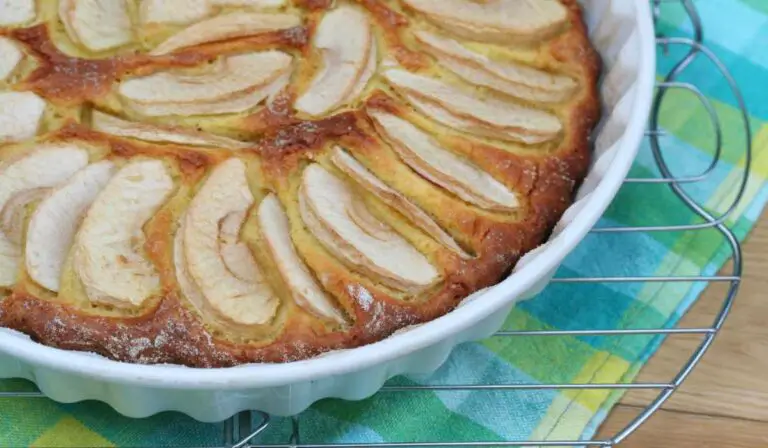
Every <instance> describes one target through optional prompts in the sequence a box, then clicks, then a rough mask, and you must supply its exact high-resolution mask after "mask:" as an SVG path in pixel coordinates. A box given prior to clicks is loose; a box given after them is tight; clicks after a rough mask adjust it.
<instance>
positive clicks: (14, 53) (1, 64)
mask: <svg viewBox="0 0 768 448" xmlns="http://www.w3.org/2000/svg"><path fill="white" fill-rule="evenodd" d="M23 58H24V53H22V52H21V50H20V49H19V47H18V46H17V45H16V44H15V43H14V42H13V41H12V40H11V39H8V38H7V37H0V82H1V81H5V80H6V79H8V78H9V77H10V76H11V74H12V73H13V72H14V70H16V67H18V65H19V63H20V62H21V60H22V59H23Z"/></svg>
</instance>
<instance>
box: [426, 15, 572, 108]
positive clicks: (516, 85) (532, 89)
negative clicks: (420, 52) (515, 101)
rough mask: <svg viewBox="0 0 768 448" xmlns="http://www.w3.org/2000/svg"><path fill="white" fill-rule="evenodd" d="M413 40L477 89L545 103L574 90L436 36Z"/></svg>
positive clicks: (559, 79) (556, 78) (564, 80)
mask: <svg viewBox="0 0 768 448" xmlns="http://www.w3.org/2000/svg"><path fill="white" fill-rule="evenodd" d="M414 36H415V37H416V39H417V40H418V41H419V42H420V43H421V44H422V46H423V48H424V49H425V50H427V51H428V52H429V53H430V54H432V55H433V56H434V57H435V58H436V59H437V61H438V62H439V63H440V65H442V66H443V67H445V68H447V69H448V70H450V71H452V72H453V73H455V74H456V75H458V76H459V77H461V78H463V79H464V80H465V81H467V82H469V83H472V84H475V85H477V86H481V87H489V88H491V89H494V90H498V91H499V92H502V93H506V94H507V95H511V96H514V97H517V98H522V99H525V100H530V101H539V102H547V103H549V102H559V101H564V100H566V99H568V98H569V97H570V96H571V95H573V93H574V92H575V90H576V87H577V84H576V81H574V80H573V79H571V78H569V77H568V76H563V75H556V74H552V73H548V72H545V71H543V70H539V69H536V68H532V67H529V66H526V65H523V64H520V63H516V62H512V61H495V60H492V59H491V58H489V57H488V56H485V55H483V54H480V53H476V52H474V51H472V50H469V49H468V48H466V47H465V46H463V45H462V44H461V43H459V42H457V41H455V40H453V39H450V38H448V37H444V36H441V35H439V34H435V33H430V32H428V31H424V30H419V31H416V32H414Z"/></svg>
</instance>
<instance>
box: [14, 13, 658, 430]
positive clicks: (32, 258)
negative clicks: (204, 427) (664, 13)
mask: <svg viewBox="0 0 768 448" xmlns="http://www.w3.org/2000/svg"><path fill="white" fill-rule="evenodd" d="M94 3H99V8H98V11H94V10H92V8H93V4H94ZM179 3H184V2H176V1H168V0H165V1H154V0H143V1H137V2H123V1H121V0H114V1H112V0H101V1H99V2H91V1H88V2H86V1H78V0H61V1H58V2H57V1H40V2H35V1H33V0H10V1H6V2H1V1H0V288H2V289H3V291H5V293H4V295H3V299H1V300H2V302H0V323H3V325H5V326H6V327H10V328H14V330H12V329H9V328H0V378H27V379H29V380H32V381H34V382H35V383H36V384H37V385H38V386H39V387H40V389H41V391H42V392H43V393H45V394H46V395H48V396H50V397H51V398H53V399H54V400H57V401H62V402H75V401H82V400H87V399H94V400H99V401H103V402H106V403H108V404H109V405H111V406H112V407H114V408H115V409H116V410H117V411H118V412H120V413H122V414H125V415H127V416H131V417H144V416H148V415H151V414H154V413H157V412H162V411H169V410H174V411H180V412H183V413H186V414H188V415H190V416H192V417H194V418H196V419H199V420H203V421H220V420H223V419H225V418H227V417H229V416H231V415H233V414H235V413H236V412H239V411H242V410H249V409H250V410H261V411H265V412H269V413H272V414H276V415H292V414H296V413H299V412H301V411H302V410H304V409H306V408H307V407H308V406H309V405H311V404H312V403H313V402H315V401H317V400H320V399H323V398H329V397H335V398H343V399H362V398H365V397H367V396H370V395H371V394H373V393H375V392H376V391H377V390H378V389H379V388H380V387H381V386H382V385H383V383H384V382H385V381H386V380H387V379H389V378H391V377H392V376H395V375H399V374H413V373H428V372H431V371H434V370H435V369H436V368H437V367H439V366H440V365H441V364H442V363H443V362H444V361H445V359H447V357H448V355H449V354H450V352H451V350H452V349H453V347H455V346H456V345H457V344H459V343H462V342H466V341H470V340H476V339H480V338H483V337H487V336H489V335H491V334H492V333H493V332H495V331H496V330H497V329H498V328H499V327H500V326H501V324H502V323H503V321H504V319H505V317H506V315H507V314H508V312H509V310H510V309H511V308H512V307H513V306H514V305H515V303H516V302H517V301H519V300H523V299H527V298H530V297H532V296H534V295H535V294H536V293H537V292H539V291H540V290H541V289H542V288H543V287H544V286H545V285H546V284H547V283H548V281H549V280H550V279H551V277H552V275H553V274H554V272H555V270H556V269H557V267H558V266H559V264H560V263H561V262H562V260H563V259H564V258H565V257H566V255H567V254H568V253H569V252H570V251H571V250H572V249H573V248H574V247H575V246H576V245H577V244H578V243H579V242H580V241H581V239H582V238H583V237H584V236H585V235H586V234H587V232H588V231H589V230H590V229H591V228H592V226H593V225H594V224H595V223H596V222H597V220H598V219H599V217H600V216H601V215H602V213H603V212H604V210H605V209H606V207H607V206H608V204H609V203H610V202H611V201H612V199H613V197H614V196H615V194H616V192H617V191H618V189H619V187H620V186H621V184H622V182H623V180H624V177H625V176H626V174H627V172H628V170H629V168H630V166H631V164H632V162H633V160H634V157H635V155H636V152H637V149H638V147H639V145H640V141H641V139H642V136H643V132H644V130H645V124H646V119H647V117H648V111H649V109H650V103H651V97H652V92H653V84H654V75H655V45H654V32H653V26H652V21H651V14H650V11H649V5H648V3H647V2H644V1H638V2H635V1H625V0H583V1H580V6H581V8H582V10H583V18H584V22H585V24H586V27H587V28H588V29H589V41H590V42H591V45H592V47H594V48H595V49H596V50H597V52H598V53H599V55H600V56H601V58H602V77H601V80H600V83H599V94H600V95H599V96H600V99H601V103H602V120H601V122H600V123H599V124H598V126H597V127H596V128H595V130H594V132H593V133H592V138H591V142H587V141H586V138H585V139H584V140H585V141H583V142H568V136H569V135H572V134H574V131H573V130H574V129H576V130H577V132H575V134H577V135H582V136H584V137H586V135H587V134H588V131H589V128H591V127H592V121H593V120H594V119H595V118H596V117H597V115H596V113H595V108H594V107H592V108H590V107H586V108H585V109H578V108H577V109H574V108H573V107H571V106H569V105H570V104H572V103H573V102H574V101H575V100H573V98H575V97H579V96H580V95H581V96H582V97H583V96H584V92H585V90H584V89H591V87H590V86H588V85H586V86H585V85H581V84H580V83H583V82H584V80H589V76H586V77H582V78H580V77H579V76H578V75H577V73H582V74H583V73H588V72H589V67H590V64H589V63H585V62H584V60H581V63H582V64H583V65H581V66H579V65H578V63H577V64H576V65H569V62H568V61H571V62H573V61H574V60H576V61H578V57H577V58H575V59H574V57H573V54H572V53H569V51H567V50H568V48H571V49H573V48H572V45H573V44H572V42H571V43H569V42H568V41H567V40H564V39H563V38H562V36H564V35H568V33H573V32H574V31H573V29H574V28H580V27H581V24H580V23H575V22H569V20H572V19H573V18H574V17H579V14H578V8H576V6H575V5H574V4H573V2H571V1H570V0H562V2H561V1H560V0H491V1H483V2H479V1H473V0H451V1H450V2H446V1H444V0H442V1H440V2H436V1H432V0H386V1H384V0H365V1H363V0H360V1H356V2H352V1H348V2H344V1H336V2H325V1H319V0H301V1H299V0H295V1H293V2H289V1H286V2H281V1H278V0H275V1H268V2H260V1H258V0H257V1H249V2H243V1H242V0H238V1H232V2H228V1H226V0H215V1H214V0H211V1H208V2H194V3H195V5H196V7H195V8H184V7H182V8H179V7H178V4H179ZM8 5H10V6H8ZM126 5H128V6H126ZM564 5H567V6H568V7H565V6H564ZM3 8H5V9H3ZM180 11H184V13H183V14H180V13H179V12H180ZM339 29H343V30H344V34H343V35H342V36H340V35H339V33H338V30H339ZM583 34H584V33H583V32H582V35H581V38H580V39H581V42H582V45H583V42H585V40H584V36H583ZM573 36H576V37H574V39H576V40H578V39H577V37H578V36H577V35H573ZM558 39H561V40H558ZM552 42H558V43H559V44H558V45H555V44H552ZM52 44H53V45H52ZM553 45H554V46H553ZM569 45H570V46H571V47H569ZM542 48H543V49H545V50H546V51H545V52H546V53H547V54H546V55H543V53H542V50H541V49H542ZM553 48H555V50H552V49H553ZM577 48H578V47H577ZM581 48H586V47H581ZM558 49H561V50H562V52H558ZM589 51H591V50H589ZM587 53H588V52H587ZM569 54H570V59H569ZM584 54H586V53H584ZM552 55H555V57H554V59H552ZM558 56H561V57H562V59H560V58H559V57H558ZM584 57H587V58H589V57H588V56H584ZM558 61H559V62H560V63H562V64H561V65H558ZM51 66H56V67H57V69H56V70H50V67H51ZM591 66H592V67H595V66H594V64H592V65H591ZM46 67H48V68H49V69H48V70H46ZM585 67H586V68H585ZM569 69H570V70H574V71H572V72H568V70H569ZM579 70H582V71H579ZM583 70H586V71H583ZM594 74H595V73H593V75H594ZM592 97H593V98H596V97H597V95H592ZM588 100H589V98H587V99H586V100H585V101H586V102H585V103H584V104H589V101H588ZM9 110H12V111H13V112H12V113H9V112H8V111H9ZM580 114H581V115H580ZM580 120H583V121H584V123H580ZM563 142H565V143H563ZM570 143H573V144H570ZM587 144H593V146H594V148H593V151H592V154H591V160H592V163H591V165H590V166H589V167H588V169H587V166H586V163H584V167H583V169H579V168H578V166H577V167H576V168H574V166H573V164H574V163H575V164H577V165H578V160H582V163H583V161H584V160H586V159H585V157H584V156H580V157H577V158H576V161H574V160H573V158H571V159H562V158H561V159H558V158H555V159H553V164H554V165H557V168H556V169H555V171H554V173H555V174H562V175H561V176H559V178H560V180H556V178H557V177H558V176H555V175H551V174H552V173H551V172H549V171H548V170H547V169H543V168H541V167H538V168H537V166H536V165H535V163H532V162H531V160H539V159H540V158H541V157H542V156H541V154H542V153H544V152H546V151H557V150H558V148H561V147H563V145H565V146H566V147H569V148H570V147H572V148H575V147H579V148H582V149H583V148H584V147H586V145H587ZM568 145H570V146H568ZM542 166H543V164H542ZM557 170H561V171H557ZM531 171H533V172H535V173H538V174H536V175H535V176H532V175H531ZM566 174H570V175H566ZM585 175H586V176H585ZM584 176H585V177H584ZM582 178H583V182H582V183H581V187H580V188H579V189H578V191H576V192H574V194H575V198H574V199H573V201H574V202H573V204H572V205H570V206H568V204H569V203H570V201H571V198H570V197H567V198H566V197H565V196H564V193H563V192H564V191H565V190H564V188H566V187H565V186H562V185H561V186H560V187H558V182H565V184H563V185H566V184H567V185H571V187H569V188H572V185H574V184H575V183H578V182H579V181H580V180H581V179H582ZM558 188H559V190H558ZM553 191H554V193H552V192H553ZM537 192H541V196H542V197H550V196H551V197H553V198H554V199H551V200H546V201H544V202H541V203H539V202H536V201H537V200H536V199H535V198H534V199H532V197H534V196H535V195H536V193H537ZM568 196H570V190H569V191H568ZM538 206H540V207H539V208H540V209H537V208H536V207H538ZM534 209H535V210H534ZM446 210H450V212H447V211H446ZM563 212H564V213H563ZM561 215H562V217H561V218H560V219H559V222H557V220H558V218H559V217H560V216H561ZM526 219H527V221H526ZM499 222H500V223H501V224H499V225H498V226H497V225H496V224H497V223H499ZM488 223H491V224H488ZM555 224H556V225H555ZM553 227H554V230H553V231H552V233H551V236H550V237H549V239H548V240H547V241H546V242H544V243H543V244H540V243H542V239H543V238H544V236H545V234H546V233H548V232H549V231H550V230H551V229H552V228H553ZM466 229H472V231H471V232H467V231H466ZM483 229H485V231H483ZM498 229H502V230H498ZM504 229H507V230H504ZM509 229H514V231H511V230H509ZM473 232H476V233H473ZM478 234H482V238H481V237H478V236H477V235H478ZM489 235H490V236H489ZM483 238H485V239H483ZM485 240H495V244H494V243H493V242H491V243H487V245H484V244H485V243H484V241H485ZM480 242H483V244H480ZM539 244H540V245H539ZM536 246H538V247H536ZM535 247H536V248H535ZM534 248H535V250H531V249H534ZM525 252H527V254H525V255H524V256H523V257H522V258H521V259H519V261H518V262H517V263H515V261H517V259H518V258H519V256H520V255H522V254H523V253H525ZM513 265H514V269H513V270H512V272H511V273H508V275H507V274H506V273H505V272H508V270H509V269H510V268H512V266H513ZM502 273H505V274H504V275H505V277H506V278H505V279H504V280H503V281H501V282H500V283H497V282H498V277H499V276H500V275H501V274H502ZM494 283H496V284H494ZM481 288H482V289H481ZM478 289H480V290H479V291H478ZM459 302H461V304H460V305H459V306H458V307H456V305H457V304H458V303H459ZM430 303H431V305H430ZM169 304H172V306H171V305H169ZM454 307H456V308H455V309H453V310H452V311H450V310H451V309H452V308H454ZM411 309H413V310H417V311H409V312H407V313H406V312H404V311H403V310H411ZM72 310H76V311H72ZM424 310H427V311H424ZM449 311H450V312H449ZM190 322H191V323H190ZM361 322H362V323H363V324H364V325H362V326H363V327H365V328H364V329H363V330H364V331H363V330H361V329H360V328H359V327H360V326H361V325H360V323H361ZM161 323H162V325H161ZM410 324H417V325H410ZM377 326H380V327H377ZM190 328H192V330H190ZM16 330H20V331H22V332H18V331H16ZM395 330H396V331H395ZM106 331H109V332H111V337H106V336H105V332H106ZM392 331H395V333H394V334H393V335H391V336H388V337H386V336H387V335H388V334H389V333H392ZM286 334H287V335H288V336H285V335H286ZM350 335H355V336H350ZM30 336H31V337H30ZM107 336H108V335H107ZM129 336H130V338H128V337H129ZM126 338H128V339H126ZM281 338H282V339H281ZM288 339H290V340H288ZM283 340H285V341H287V342H285V343H282V345H280V344H281V342H280V341H283ZM36 341H40V342H43V343H39V342H36ZM169 341H170V342H169ZM222 341H223V342H222ZM258 341H270V344H272V345H265V344H261V345H259V342H258ZM274 341H278V343H274ZM46 344H47V345H46ZM52 346H59V347H65V348H67V349H68V350H62V349H60V348H54V347H52ZM273 346H276V347H278V348H269V347H273ZM222 347H224V348H225V349H222ZM91 351H97V352H99V353H101V355H98V354H93V353H90V352H91ZM318 353H321V354H319V355H318ZM102 355H106V356H102ZM108 357H109V358H113V359H109V358H108ZM115 359H121V360H123V361H131V362H120V361H117V360H115ZM248 360H253V361H262V362H259V363H249V362H248ZM283 361H285V362H283ZM174 362H177V363H179V364H188V365H198V366H203V367H209V368H194V367H185V366H182V365H174V364H166V363H174ZM231 365H235V366H234V367H229V366H231ZM224 366H227V367H224ZM200 403H206V405H205V406H201V405H200Z"/></svg>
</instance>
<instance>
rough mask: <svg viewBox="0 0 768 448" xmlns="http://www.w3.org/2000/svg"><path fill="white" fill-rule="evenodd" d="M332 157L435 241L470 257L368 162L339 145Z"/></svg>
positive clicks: (371, 191)
mask: <svg viewBox="0 0 768 448" xmlns="http://www.w3.org/2000/svg"><path fill="white" fill-rule="evenodd" d="M331 160H333V163H334V165H336V167H337V168H338V169H340V170H341V171H342V172H344V174H346V175H348V176H349V177H351V178H352V179H354V180H355V182H357V183H358V184H359V185H360V186H362V187H363V188H365V189H366V190H367V191H368V192H369V193H371V194H373V195H374V196H376V197H377V198H379V199H380V200H381V201H382V202H384V203H385V204H387V205H388V206H390V207H392V208H393V209H395V210H396V211H397V212H399V213H400V214H402V215H403V216H405V217H406V218H408V220H410V221H411V222H412V223H413V224H414V225H415V226H416V227H418V228H419V229H421V230H422V231H423V232H424V233H426V234H427V235H429V236H431V237H432V238H434V239H435V241H437V242H438V243H440V244H442V245H443V246H445V247H446V248H448V249H449V250H451V251H453V252H454V253H456V254H457V255H459V256H460V257H462V258H470V256H469V255H468V254H467V253H466V252H464V250H463V249H462V248H461V247H459V245H458V244H456V241H454V239H453V238H452V237H451V236H450V235H448V234H447V233H446V232H445V230H443V229H442V228H440V226H439V225H437V223H436V222H435V221H434V220H433V219H432V218H430V216H429V215H428V214H426V213H425V212H424V210H422V209H420V208H419V207H418V206H417V205H416V204H414V203H413V202H411V201H409V200H408V198H406V197H405V196H403V195H402V194H401V193H400V192H399V191H397V190H395V189H393V188H391V187H390V186H389V185H387V184H385V183H384V182H382V180H381V179H379V178H378V177H376V176H375V175H374V174H373V173H371V172H370V171H368V169H367V168H366V167H365V166H363V165H362V164H361V163H360V162H358V161H357V160H355V158H354V157H352V156H351V155H350V154H349V153H348V152H346V151H344V150H343V149H342V148H340V147H338V146H337V147H335V148H334V149H333V152H332V153H331Z"/></svg>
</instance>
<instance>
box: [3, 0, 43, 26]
mask: <svg viewBox="0 0 768 448" xmlns="http://www.w3.org/2000/svg"><path fill="white" fill-rule="evenodd" d="M36 15H37V8H36V6H35V0H0V26H11V25H21V24H24V23H27V22H31V21H32V20H34V19H35V16H36Z"/></svg>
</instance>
